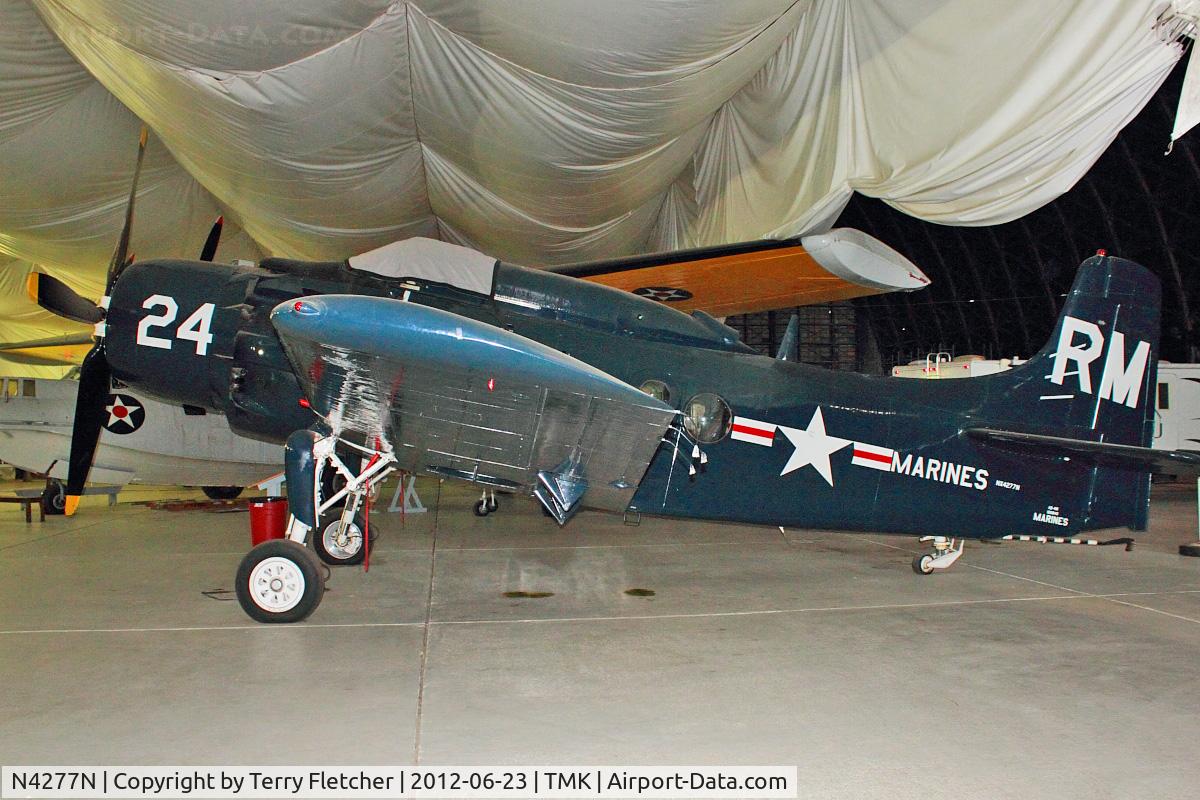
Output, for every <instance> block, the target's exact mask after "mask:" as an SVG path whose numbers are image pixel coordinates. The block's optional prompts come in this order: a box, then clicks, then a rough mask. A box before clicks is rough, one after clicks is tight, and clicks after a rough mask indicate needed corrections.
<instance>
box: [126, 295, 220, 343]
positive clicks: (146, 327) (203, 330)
mask: <svg viewBox="0 0 1200 800" xmlns="http://www.w3.org/2000/svg"><path fill="white" fill-rule="evenodd" d="M155 307H161V308H162V309H163V311H162V313H161V314H148V315H146V317H145V319H143V320H142V321H141V322H139V323H138V329H137V343H138V344H141V345H145V346H146V347H157V348H159V349H161V350H170V349H171V340H170V339H167V338H164V337H162V336H154V335H152V334H151V333H150V329H151V328H165V327H167V326H168V325H170V324H171V323H172V322H174V321H175V317H177V316H178V315H179V304H178V303H176V302H175V298H173V297H167V296H166V295H165V294H153V295H150V296H149V297H147V298H146V302H144V303H142V308H145V309H151V308H155ZM216 308H217V307H216V305H214V304H213V303H205V304H204V305H202V306H200V307H199V308H197V309H196V310H195V312H194V313H193V314H192V315H191V316H190V317H188V318H187V319H185V320H184V321H183V322H182V323H181V324H180V326H179V327H178V328H176V329H175V338H176V339H185V340H187V341H189V342H195V343H196V355H198V356H203V355H208V346H209V345H210V344H212V340H213V335H212V334H211V333H209V332H208V329H209V327H210V326H211V325H212V318H213V312H214V311H216Z"/></svg>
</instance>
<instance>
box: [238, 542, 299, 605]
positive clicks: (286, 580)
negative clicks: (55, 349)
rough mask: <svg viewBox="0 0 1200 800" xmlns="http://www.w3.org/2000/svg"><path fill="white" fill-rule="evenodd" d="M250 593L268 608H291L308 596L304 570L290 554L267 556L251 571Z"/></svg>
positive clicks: (255, 599) (256, 600) (258, 603)
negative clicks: (288, 555)
mask: <svg viewBox="0 0 1200 800" xmlns="http://www.w3.org/2000/svg"><path fill="white" fill-rule="evenodd" d="M250 596H251V597H252V598H254V602H255V604H257V605H258V606H259V607H260V608H263V609H265V610H267V611H271V612H273V613H276V614H280V613H283V612H284V611H290V610H291V609H293V608H295V607H296V605H297V604H298V603H299V602H300V599H301V598H302V597H304V573H303V572H301V571H300V567H299V565H297V564H296V562H295V561H292V560H291V559H289V558H281V557H280V556H272V557H271V558H264V559H263V560H262V561H260V562H258V564H257V565H256V566H255V567H254V569H253V570H251V571H250Z"/></svg>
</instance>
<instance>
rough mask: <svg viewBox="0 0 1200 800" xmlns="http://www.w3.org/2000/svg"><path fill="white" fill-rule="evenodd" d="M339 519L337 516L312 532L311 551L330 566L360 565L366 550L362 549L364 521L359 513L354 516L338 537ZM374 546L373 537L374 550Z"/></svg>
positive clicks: (339, 516) (372, 545)
mask: <svg viewBox="0 0 1200 800" xmlns="http://www.w3.org/2000/svg"><path fill="white" fill-rule="evenodd" d="M341 519H342V517H341V515H340V514H339V515H337V516H335V517H334V518H333V520H332V521H331V522H329V524H327V525H325V527H323V528H322V527H320V526H318V530H317V531H314V532H313V539H312V545H313V551H314V552H316V554H317V557H318V558H320V559H321V560H322V561H324V562H325V563H326V564H329V565H330V566H334V567H337V566H353V565H354V564H361V563H362V562H363V557H364V556H365V555H366V550H364V549H363V530H364V529H365V528H366V525H367V523H366V519H365V518H364V517H363V515H362V513H361V512H360V513H358V514H355V515H354V519H353V520H352V521H351V522H350V524H349V525H347V526H346V529H345V530H343V531H342V532H341V535H339V534H338V524H339V523H340V522H341ZM318 531H319V532H318ZM374 546H375V542H374V537H372V541H371V547H372V548H374Z"/></svg>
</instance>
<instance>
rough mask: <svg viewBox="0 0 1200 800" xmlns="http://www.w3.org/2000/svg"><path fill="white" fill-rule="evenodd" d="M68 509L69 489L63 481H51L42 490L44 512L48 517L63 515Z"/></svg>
mask: <svg viewBox="0 0 1200 800" xmlns="http://www.w3.org/2000/svg"><path fill="white" fill-rule="evenodd" d="M66 508H67V487H66V486H65V485H64V484H63V482H62V481H50V482H48V483H47V484H46V488H45V489H43V490H42V510H43V511H45V512H46V514H47V515H55V514H62V513H63V512H64V511H65V510H66Z"/></svg>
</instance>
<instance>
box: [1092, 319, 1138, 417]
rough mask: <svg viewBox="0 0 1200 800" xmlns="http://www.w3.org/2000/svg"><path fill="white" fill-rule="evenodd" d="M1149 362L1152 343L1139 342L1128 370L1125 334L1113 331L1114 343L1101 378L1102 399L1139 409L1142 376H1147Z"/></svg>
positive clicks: (1111, 345) (1109, 350) (1109, 347)
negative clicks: (1126, 365)
mask: <svg viewBox="0 0 1200 800" xmlns="http://www.w3.org/2000/svg"><path fill="white" fill-rule="evenodd" d="M1149 360H1150V343H1149V342H1141V341H1139V342H1138V344H1137V347H1136V348H1134V351H1133V359H1132V360H1131V361H1130V362H1129V369H1126V368H1125V334H1123V333H1121V332H1120V331H1113V334H1112V341H1111V342H1110V343H1109V345H1108V358H1106V359H1105V360H1104V376H1103V377H1102V378H1100V397H1101V398H1102V399H1104V400H1112V401H1113V402H1114V403H1124V404H1125V405H1127V406H1129V407H1130V408H1137V404H1138V394H1139V393H1141V391H1142V376H1143V375H1145V374H1146V362H1148V361H1149Z"/></svg>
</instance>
